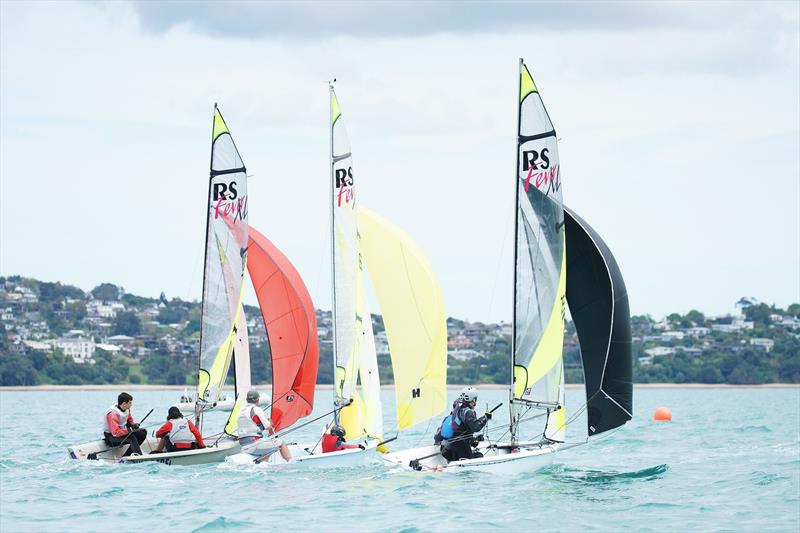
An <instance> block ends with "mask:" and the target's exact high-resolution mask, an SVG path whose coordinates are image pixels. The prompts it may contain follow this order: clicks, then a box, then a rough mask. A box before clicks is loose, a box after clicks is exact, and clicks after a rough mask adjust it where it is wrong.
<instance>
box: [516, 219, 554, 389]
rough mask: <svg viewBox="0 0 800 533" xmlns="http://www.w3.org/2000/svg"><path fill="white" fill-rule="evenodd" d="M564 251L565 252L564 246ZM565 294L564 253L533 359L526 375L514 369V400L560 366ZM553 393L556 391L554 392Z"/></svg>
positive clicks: (518, 369) (522, 371)
mask: <svg viewBox="0 0 800 533" xmlns="http://www.w3.org/2000/svg"><path fill="white" fill-rule="evenodd" d="M562 235H563V234H562ZM563 238H564V237H562V239H563ZM564 249H565V250H566V244H565V246H564ZM566 294H567V254H566V252H564V254H563V255H562V256H561V274H560V276H559V280H558V290H557V291H556V296H555V302H553V310H552V312H551V313H550V318H549V320H548V321H547V326H546V327H545V329H544V332H543V333H542V338H541V339H540V340H539V344H537V345H536V350H535V351H534V352H533V357H532V358H531V362H530V364H529V365H528V368H527V375H526V372H525V371H524V370H523V367H519V366H518V367H516V368H515V369H514V378H515V379H514V397H515V398H522V396H523V394H524V393H525V388H526V387H531V386H533V384H534V383H536V382H537V381H539V380H540V379H542V378H543V377H544V376H545V375H546V374H547V373H548V372H550V371H551V370H553V369H554V368H555V366H556V365H560V364H561V361H562V357H563V351H564V311H565V310H564V304H565V300H566ZM553 392H554V393H555V392H557V391H555V390H554V391H553Z"/></svg>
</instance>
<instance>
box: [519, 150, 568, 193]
mask: <svg viewBox="0 0 800 533" xmlns="http://www.w3.org/2000/svg"><path fill="white" fill-rule="evenodd" d="M539 158H541V161H540V160H539ZM522 171H523V172H526V171H527V172H528V174H527V175H526V176H525V182H524V186H525V192H528V189H530V187H531V181H533V183H534V186H535V187H536V188H537V189H540V190H541V189H542V188H543V187H545V186H547V188H546V189H545V190H544V193H545V194H550V190H551V189H552V190H553V191H557V190H558V189H559V188H560V187H561V180H560V179H559V174H558V165H554V166H552V167H551V166H550V157H549V149H548V148H542V149H541V151H537V150H523V151H522Z"/></svg>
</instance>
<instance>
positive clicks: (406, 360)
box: [358, 206, 447, 429]
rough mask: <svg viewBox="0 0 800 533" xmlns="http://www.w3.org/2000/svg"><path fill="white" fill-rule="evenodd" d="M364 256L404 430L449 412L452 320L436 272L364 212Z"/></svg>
mask: <svg viewBox="0 0 800 533" xmlns="http://www.w3.org/2000/svg"><path fill="white" fill-rule="evenodd" d="M358 209H359V211H358V217H359V218H358V227H359V233H360V235H361V241H360V244H361V250H362V252H363V253H364V256H365V258H366V260H367V265H368V270H369V274H370V278H371V279H372V285H373V287H374V288H375V293H376V295H377V297H378V303H379V304H380V310H381V314H382V315H383V323H384V326H385V327H386V336H387V338H388V340H389V351H390V353H391V357H392V369H393V371H394V383H395V395H396V398H397V424H398V428H399V429H404V428H407V427H409V426H412V425H414V424H417V423H419V422H422V421H424V420H427V419H429V418H431V417H432V416H435V415H437V414H438V413H441V412H442V411H443V410H444V409H445V408H446V407H447V391H446V383H447V318H446V316H445V313H444V299H443V297H442V291H441V289H440V288H439V284H438V282H437V281H436V277H435V276H434V274H433V270H432V269H431V266H430V265H429V264H428V261H427V260H426V259H425V256H424V254H423V253H422V251H421V250H420V249H419V247H417V245H416V244H415V243H414V242H413V241H412V240H411V238H410V237H409V236H408V235H407V234H406V233H404V232H403V231H402V230H400V229H399V228H398V227H397V226H395V225H394V224H392V223H391V222H389V221H388V220H386V219H384V218H382V217H380V216H379V215H377V214H376V213H374V212H372V211H370V210H368V209H366V208H364V207H363V206H359V208H358Z"/></svg>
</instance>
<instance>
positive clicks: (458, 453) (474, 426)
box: [442, 405, 487, 461]
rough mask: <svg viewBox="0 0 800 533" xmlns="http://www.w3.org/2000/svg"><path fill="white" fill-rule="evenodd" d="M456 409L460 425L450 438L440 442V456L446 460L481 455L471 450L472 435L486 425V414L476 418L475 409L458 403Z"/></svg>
mask: <svg viewBox="0 0 800 533" xmlns="http://www.w3.org/2000/svg"><path fill="white" fill-rule="evenodd" d="M457 409H458V411H457V413H456V414H457V415H458V418H460V419H461V427H459V428H458V429H457V430H456V431H455V433H454V435H453V438H452V439H445V440H444V441H443V442H442V456H443V457H444V458H445V459H447V460H448V461H458V460H459V459H472V458H475V457H483V454H482V453H480V452H474V451H472V435H473V434H475V433H477V432H479V431H480V430H482V429H483V426H485V425H486V422H487V418H486V416H482V417H480V418H478V417H477V415H476V414H475V410H474V409H470V408H469V407H467V406H466V405H459V406H458V408H457Z"/></svg>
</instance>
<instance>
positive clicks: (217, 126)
mask: <svg viewBox="0 0 800 533" xmlns="http://www.w3.org/2000/svg"><path fill="white" fill-rule="evenodd" d="M223 133H228V125H227V124H225V119H223V118H222V114H221V113H220V112H219V109H216V108H214V132H213V134H212V135H213V136H212V140H214V139H216V138H217V137H219V136H220V135H222V134H223Z"/></svg>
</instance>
